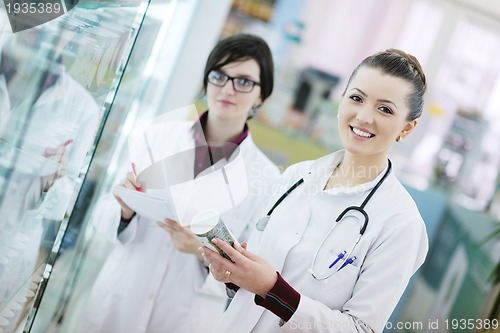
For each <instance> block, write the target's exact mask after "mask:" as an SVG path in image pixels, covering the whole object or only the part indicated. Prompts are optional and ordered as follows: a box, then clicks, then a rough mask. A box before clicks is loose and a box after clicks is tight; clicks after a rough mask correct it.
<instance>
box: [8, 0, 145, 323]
mask: <svg viewBox="0 0 500 333" xmlns="http://www.w3.org/2000/svg"><path fill="white" fill-rule="evenodd" d="M148 5H149V1H148V0H139V1H137V0H134V1H125V2H123V1H120V3H118V2H113V3H111V2H106V1H80V3H79V4H78V5H77V6H76V7H75V8H74V9H73V10H71V11H70V12H68V13H67V14H66V15H64V16H61V17H59V18H57V19H56V20H53V21H50V22H48V23H46V24H43V25H41V26H38V27H35V28H32V29H29V30H25V31H22V32H18V33H12V32H11V31H10V28H9V26H8V20H7V17H6V14H5V12H4V10H3V8H2V7H0V52H1V53H0V186H1V187H0V188H1V190H0V216H2V218H1V219H0V332H14V331H18V330H20V329H22V328H23V327H24V331H25V332H27V331H28V332H29V331H30V329H31V327H32V325H33V323H34V321H35V318H36V314H37V310H38V309H39V307H40V304H41V301H42V296H43V294H44V292H45V290H46V288H47V285H48V281H49V279H50V278H51V275H52V270H53V268H54V265H55V263H56V262H57V260H58V258H59V255H60V252H61V251H60V250H61V248H62V247H64V246H67V243H68V242H70V243H71V239H72V237H73V238H74V235H73V234H69V233H68V231H69V230H74V229H72V228H70V227H69V226H70V221H71V217H72V212H73V211H74V209H75V204H76V202H77V198H79V197H82V195H83V194H84V193H83V192H82V189H84V188H85V186H83V185H84V183H85V179H86V178H87V173H88V170H89V166H90V165H91V162H92V159H93V156H94V153H95V150H96V145H97V142H98V139H99V138H100V137H101V134H102V130H103V129H104V127H105V124H106V122H107V120H108V118H109V113H110V108H111V106H112V102H113V100H114V98H115V95H116V91H117V90H118V88H119V86H120V83H121V80H122V77H123V75H124V72H125V70H126V67H127V63H128V60H129V57H130V54H131V51H132V49H133V46H134V43H135V40H136V38H137V35H138V33H139V31H140V29H141V25H142V22H143V19H144V15H145V13H146V10H147V8H148ZM65 242H66V243H65ZM73 243H74V240H73ZM65 244H66V245H65Z"/></svg>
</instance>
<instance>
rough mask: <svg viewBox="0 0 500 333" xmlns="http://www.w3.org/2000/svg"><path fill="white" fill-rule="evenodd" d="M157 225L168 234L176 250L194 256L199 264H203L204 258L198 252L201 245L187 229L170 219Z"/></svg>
mask: <svg viewBox="0 0 500 333" xmlns="http://www.w3.org/2000/svg"><path fill="white" fill-rule="evenodd" d="M158 225H159V226H160V227H162V229H165V230H166V231H167V232H168V233H169V234H170V239H171V240H172V243H173V244H174V246H175V248H176V249H177V250H179V251H181V252H185V253H191V254H194V255H195V256H196V257H197V258H198V259H199V260H200V261H201V262H204V258H203V256H202V254H201V253H200V251H199V250H198V249H199V248H200V247H201V246H202V244H201V242H200V240H199V239H198V238H197V237H196V235H195V234H194V233H193V232H192V231H191V230H190V229H189V227H183V226H181V225H180V224H179V223H177V222H175V221H172V220H170V219H166V220H165V222H164V223H163V222H160V221H158Z"/></svg>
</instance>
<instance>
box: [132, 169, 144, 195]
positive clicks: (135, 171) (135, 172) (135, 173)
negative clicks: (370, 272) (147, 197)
mask: <svg viewBox="0 0 500 333" xmlns="http://www.w3.org/2000/svg"><path fill="white" fill-rule="evenodd" d="M132 172H133V173H134V176H135V179H137V169H136V168H135V163H134V162H132ZM134 187H135V189H136V190H137V191H139V192H142V190H141V187H137V186H134Z"/></svg>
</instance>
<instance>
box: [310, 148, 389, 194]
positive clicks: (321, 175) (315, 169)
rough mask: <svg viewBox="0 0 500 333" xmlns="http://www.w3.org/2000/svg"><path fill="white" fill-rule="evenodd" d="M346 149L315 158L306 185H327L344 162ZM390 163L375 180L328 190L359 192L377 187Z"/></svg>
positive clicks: (349, 192) (321, 186) (348, 192)
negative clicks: (334, 171) (335, 170)
mask: <svg viewBox="0 0 500 333" xmlns="http://www.w3.org/2000/svg"><path fill="white" fill-rule="evenodd" d="M344 155H345V150H339V151H337V152H335V153H332V154H329V155H326V156H323V157H321V158H319V159H317V160H315V161H314V162H313V163H312V165H311V168H310V173H309V174H307V175H305V176H304V183H305V184H306V186H311V185H313V186H314V187H316V188H321V190H322V189H323V188H324V187H325V185H326V182H327V181H328V179H329V177H330V176H331V174H332V172H333V170H334V169H335V168H337V166H338V165H339V164H340V163H341V162H342V159H343V158H344ZM388 167H389V163H387V165H386V167H385V168H384V170H383V171H382V172H381V173H380V174H379V175H378V176H377V177H376V178H375V179H373V180H371V181H369V182H366V183H363V184H359V185H356V186H340V187H335V188H332V189H329V190H328V193H329V194H359V193H362V192H365V191H369V190H371V189H372V188H374V187H375V185H376V184H377V183H378V182H379V181H380V179H382V177H383V176H384V174H385V172H386V171H387V168H388Z"/></svg>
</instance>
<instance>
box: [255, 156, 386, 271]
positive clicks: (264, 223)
mask: <svg viewBox="0 0 500 333" xmlns="http://www.w3.org/2000/svg"><path fill="white" fill-rule="evenodd" d="M391 169H392V163H391V160H388V167H387V171H386V172H385V174H384V175H383V176H382V178H381V179H380V180H379V181H378V182H377V184H376V185H375V186H374V187H373V188H372V190H371V191H370V193H368V195H367V196H366V198H365V200H363V202H362V203H361V205H360V206H349V207H347V208H346V209H344V211H342V213H340V215H339V216H338V217H337V219H336V220H335V223H334V225H333V226H332V227H331V228H330V230H329V231H328V233H327V235H326V236H325V237H324V238H323V240H322V241H321V244H320V246H319V247H318V249H317V250H316V253H315V255H314V258H313V260H312V262H311V267H310V271H311V275H312V276H313V277H314V278H315V279H316V280H326V279H328V278H329V277H331V276H332V275H333V274H334V273H335V272H336V270H333V273H331V274H329V275H326V276H324V277H319V276H316V274H315V273H314V265H315V263H316V259H317V257H318V254H319V251H320V250H321V248H322V247H323V245H324V244H325V242H326V240H327V239H328V237H329V236H330V234H331V233H332V232H333V229H335V227H336V226H337V223H339V222H340V221H341V220H342V219H343V218H344V216H345V215H346V214H347V213H348V212H349V211H351V210H356V211H358V212H360V213H361V214H362V215H363V217H364V223H363V226H362V227H361V228H360V231H359V235H358V237H357V238H356V241H355V242H354V244H353V246H352V247H351V249H350V250H349V251H348V252H347V253H346V255H344V256H343V257H342V262H343V263H345V262H346V260H348V259H349V258H350V256H351V254H352V252H353V251H354V249H355V248H356V246H357V245H358V243H359V241H360V240H361V237H362V236H363V235H364V233H365V231H366V229H367V227H368V221H369V216H368V213H366V211H365V206H366V204H367V203H368V202H369V201H370V199H371V198H372V196H373V195H374V194H375V192H376V191H377V190H378V189H379V187H380V186H381V185H382V183H383V182H384V181H385V180H386V178H387V177H388V176H389V173H390V171H391ZM302 183H304V178H301V179H299V180H298V181H297V182H295V183H294V184H293V185H292V186H291V187H290V188H289V189H288V190H287V191H286V192H285V193H283V194H282V195H281V197H280V198H279V199H278V200H277V201H276V202H275V203H274V205H273V206H272V207H271V209H270V210H269V212H268V213H267V214H266V216H264V217H263V218H261V219H260V220H259V222H257V225H256V228H257V229H258V230H260V231H263V230H264V229H265V228H266V226H267V223H268V222H269V219H270V218H271V214H272V213H273V211H274V210H275V209H276V207H278V206H279V205H280V204H281V202H283V200H285V199H286V197H288V195H290V193H292V192H293V191H294V190H295V189H296V188H297V187H299V186H300V185H301V184H302Z"/></svg>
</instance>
